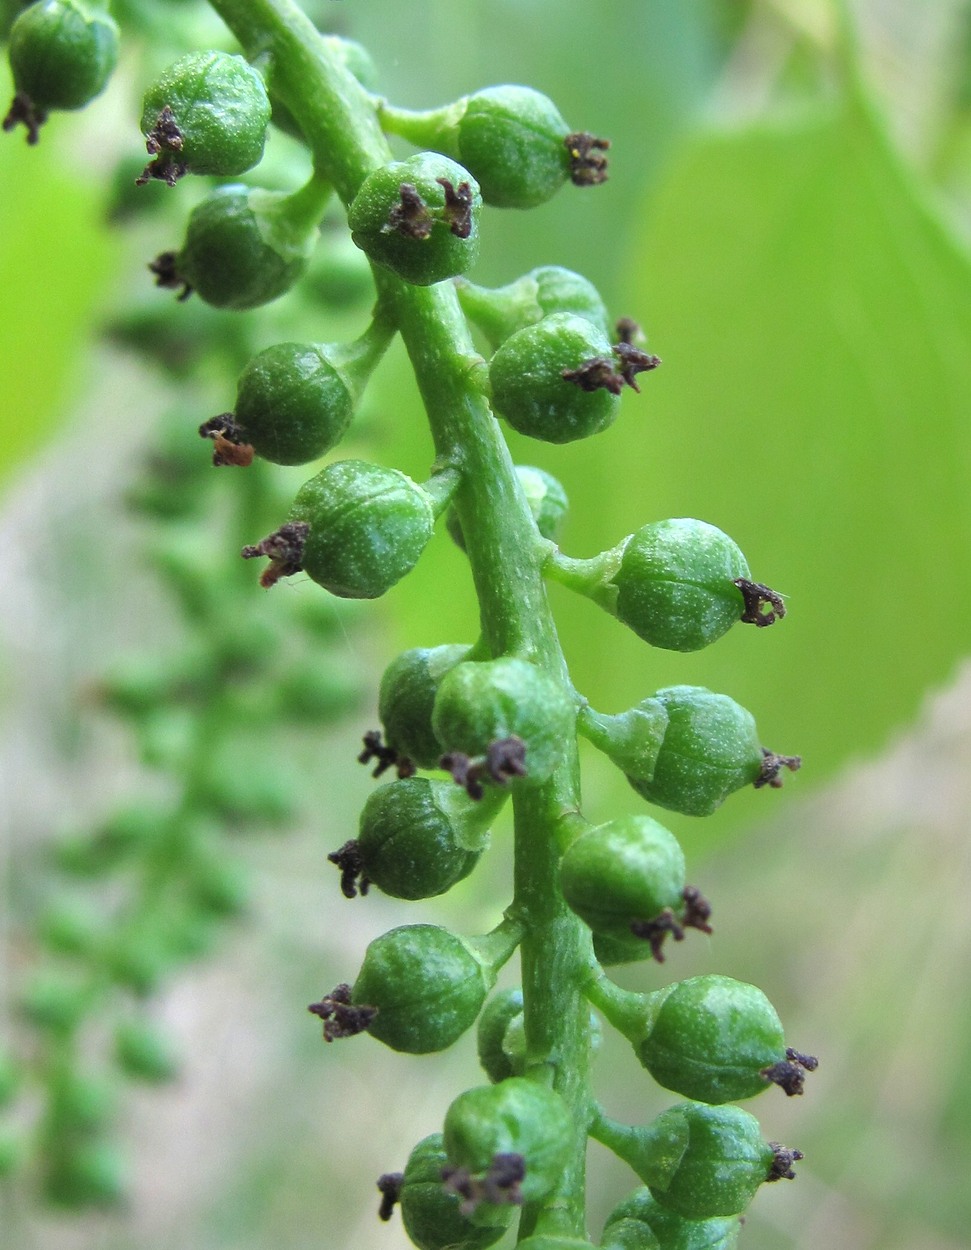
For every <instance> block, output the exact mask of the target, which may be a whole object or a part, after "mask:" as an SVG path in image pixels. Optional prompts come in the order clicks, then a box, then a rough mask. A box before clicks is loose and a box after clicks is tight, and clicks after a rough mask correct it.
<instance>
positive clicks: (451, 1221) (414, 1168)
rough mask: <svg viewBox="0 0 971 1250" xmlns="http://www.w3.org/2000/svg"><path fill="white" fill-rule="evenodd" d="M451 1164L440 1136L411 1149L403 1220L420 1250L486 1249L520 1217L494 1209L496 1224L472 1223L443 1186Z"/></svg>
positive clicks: (506, 1209)
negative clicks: (516, 1217)
mask: <svg viewBox="0 0 971 1250" xmlns="http://www.w3.org/2000/svg"><path fill="white" fill-rule="evenodd" d="M447 1165H448V1156H447V1155H446V1154H445V1145H444V1141H443V1139H442V1134H441V1133H433V1134H432V1135H431V1136H430V1137H426V1138H424V1139H423V1140H422V1141H420V1142H419V1143H418V1145H417V1146H415V1148H414V1150H412V1152H411V1154H410V1156H409V1158H408V1162H407V1164H406V1165H405V1171H404V1179H403V1181H402V1185H401V1217H402V1220H403V1221H404V1226H405V1232H406V1233H407V1234H408V1236H409V1237H410V1238H411V1240H412V1241H413V1242H414V1243H415V1245H416V1246H418V1250H485V1248H486V1246H491V1245H492V1244H493V1243H494V1242H496V1241H498V1240H499V1238H500V1237H501V1236H502V1235H503V1233H504V1232H505V1231H506V1229H507V1227H508V1226H509V1225H510V1224H511V1223H512V1221H513V1219H514V1218H515V1216H516V1215H517V1214H518V1212H517V1209H516V1208H515V1207H513V1206H505V1207H495V1208H493V1212H492V1217H493V1222H491V1223H489V1224H485V1225H481V1224H473V1223H472V1222H471V1220H469V1219H467V1218H466V1217H465V1216H464V1215H462V1214H461V1213H460V1211H459V1204H460V1199H459V1196H458V1194H456V1193H453V1192H452V1191H451V1190H448V1189H446V1188H445V1186H444V1185H443V1184H442V1168H444V1167H446V1166H447Z"/></svg>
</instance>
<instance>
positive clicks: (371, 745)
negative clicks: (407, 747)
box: [357, 729, 416, 779]
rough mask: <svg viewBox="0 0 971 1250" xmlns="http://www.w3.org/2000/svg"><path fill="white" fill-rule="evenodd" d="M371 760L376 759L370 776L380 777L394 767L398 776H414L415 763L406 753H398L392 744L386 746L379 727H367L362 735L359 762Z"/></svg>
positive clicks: (366, 762) (363, 762)
mask: <svg viewBox="0 0 971 1250" xmlns="http://www.w3.org/2000/svg"><path fill="white" fill-rule="evenodd" d="M372 760H377V764H375V766H374V771H373V772H372V773H371V776H372V777H380V776H381V774H382V773H386V772H387V771H388V769H389V768H395V769H397V772H398V777H399V778H401V779H404V778H405V777H414V775H415V771H416V770H415V764H414V761H413V760H410V759H409V758H408V756H407V755H399V754H398V752H397V751H396V750H395V749H394V747H392V746H386V745H385V744H384V743H383V742H382V741H381V730H380V729H369V730H368V731H367V733H366V734H365V735H364V750H363V751H362V752H361V754H360V755H359V756H358V757H357V762H358V763H359V764H370V762H371V761H372Z"/></svg>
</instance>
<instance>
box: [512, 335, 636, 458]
mask: <svg viewBox="0 0 971 1250" xmlns="http://www.w3.org/2000/svg"><path fill="white" fill-rule="evenodd" d="M612 359H613V357H612V353H611V346H610V343H609V342H608V340H607V338H606V335H604V334H603V332H602V331H601V330H600V329H599V328H598V327H597V326H595V325H594V324H593V323H592V322H591V321H588V320H587V318H586V317H581V316H578V315H577V314H576V313H570V312H558V313H552V314H551V315H550V316H548V317H544V318H543V320H542V321H538V322H536V323H535V324H534V325H529V326H526V327H525V328H524V329H522V330H517V331H516V333H515V334H512V335H510V337H509V338H508V339H506V341H505V342H504V343H503V344H502V346H501V347H500V348H499V350H498V351H497V352H496V354H495V355H494V356H493V357H492V360H491V361H490V363H489V382H490V385H491V387H492V403H493V407H494V408H495V410H496V412H497V413H498V414H499V416H501V417H503V418H504V419H505V420H506V421H507V422H508V423H509V425H511V426H512V428H513V429H514V430H517V431H518V432H519V433H520V434H525V435H527V436H528V437H530V438H538V439H541V440H542V441H543V442H547V443H570V442H573V441H574V440H576V439H578V438H587V437H589V436H590V435H592V434H598V433H599V432H600V431H601V430H605V429H606V428H607V426H609V425H610V424H612V422H613V421H614V420H615V419H616V417H617V414H618V412H619V410H620V397H619V395H617V394H615V393H613V391H611V390H609V389H607V388H605V387H598V388H596V389H594V390H586V389H584V388H583V387H582V386H580V385H577V384H576V383H575V382H572V381H570V380H569V379H567V378H565V377H564V376H563V374H564V372H568V373H569V372H573V371H576V370H578V369H581V368H582V367H583V366H585V365H587V364H588V363H589V362H590V361H592V360H603V361H605V362H606V364H607V366H608V367H609V365H610V362H611V360H612Z"/></svg>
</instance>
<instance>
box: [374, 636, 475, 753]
mask: <svg viewBox="0 0 971 1250" xmlns="http://www.w3.org/2000/svg"><path fill="white" fill-rule="evenodd" d="M470 650H471V648H470V647H466V646H462V645H461V644H459V643H455V644H446V645H444V646H440V647H415V648H413V649H412V650H410V651H404V652H402V654H401V655H399V656H397V657H396V658H395V659H394V660H392V661H391V663H390V664H389V665H388V667H387V668H386V669H385V670H384V675H383V676H382V678H381V685H380V688H379V690H378V715H379V716H380V718H381V724H382V726H383V727H384V738H385V741H386V742H387V743H388V745H389V746H391V747H394V749H395V750H396V751H397V752H398V754H399V755H404V756H407V758H408V759H410V760H411V761H412V762H413V763H415V764H417V765H418V767H419V768H437V767H438V761H439V760H440V759H441V756H442V744H441V743H440V742H439V740H438V738H437V737H436V736H435V731H434V730H433V729H432V707H433V706H434V703H435V695H436V694H437V693H438V687H439V685H440V684H441V681H442V678H443V677H444V676H445V674H446V673H447V672H449V671H450V670H451V669H453V668H454V667H455V665H456V664H460V663H461V662H462V661H463V660H464V659H465V657H466V656H467V655H468V654H469V651H470Z"/></svg>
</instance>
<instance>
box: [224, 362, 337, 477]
mask: <svg viewBox="0 0 971 1250" xmlns="http://www.w3.org/2000/svg"><path fill="white" fill-rule="evenodd" d="M353 413H354V397H353V395H352V393H351V390H350V388H349V387H348V385H347V382H346V380H345V379H344V377H343V376H342V374H341V372H340V370H339V369H338V368H336V367H335V365H334V362H333V360H332V359H331V358H330V353H329V352H328V349H327V347H326V346H324V345H323V344H318V343H277V344H276V345H275V346H273V347H268V348H267V349H266V350H265V351H262V352H260V354H259V355H258V356H256V357H254V358H253V360H251V361H250V363H249V364H248V365H247V366H246V368H245V369H244V370H243V372H242V374H241V375H240V378H239V383H238V387H237V393H236V411H235V418H236V425H237V427H238V429H239V434H240V437H241V439H242V440H243V441H244V442H247V443H249V444H250V445H251V446H252V447H253V449H254V451H255V452H256V454H257V455H258V456H262V457H263V459H264V460H270V461H272V462H273V463H274V464H306V463H307V461H308V460H316V459H318V457H320V456H322V455H324V453H325V452H328V451H330V449H331V448H332V447H336V445H337V444H338V443H339V442H340V440H341V438H342V437H343V435H344V433H345V431H346V430H347V427H348V426H349V425H350V422H351V417H352V416H353Z"/></svg>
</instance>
